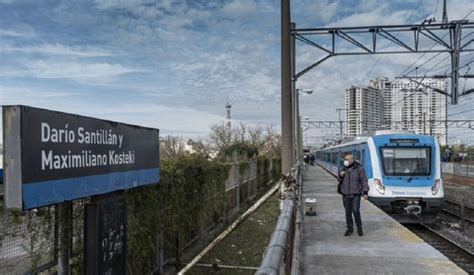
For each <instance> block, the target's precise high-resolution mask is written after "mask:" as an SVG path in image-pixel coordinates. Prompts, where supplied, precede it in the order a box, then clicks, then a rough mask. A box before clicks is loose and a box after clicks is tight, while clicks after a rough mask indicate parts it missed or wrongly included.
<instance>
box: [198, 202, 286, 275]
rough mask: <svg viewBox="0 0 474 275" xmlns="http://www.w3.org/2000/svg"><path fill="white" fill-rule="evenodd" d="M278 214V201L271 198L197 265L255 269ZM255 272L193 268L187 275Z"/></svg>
mask: <svg viewBox="0 0 474 275" xmlns="http://www.w3.org/2000/svg"><path fill="white" fill-rule="evenodd" d="M279 213H280V210H279V199H278V196H277V195H274V196H272V197H271V198H270V199H268V201H266V202H265V203H264V204H263V205H262V206H261V207H260V208H259V209H258V210H257V211H256V212H254V213H253V214H252V215H251V216H250V217H249V218H248V219H247V220H246V221H244V222H243V223H242V224H241V225H240V226H239V227H238V228H236V229H235V230H234V231H233V232H232V233H231V234H230V235H229V236H227V238H225V239H224V240H223V241H222V242H221V243H220V244H218V245H217V246H216V247H215V248H214V249H213V250H212V251H211V252H209V253H208V254H207V255H206V256H205V257H204V258H203V259H202V260H201V261H200V262H201V263H206V264H220V265H231V266H250V267H258V266H260V262H261V261H262V257H263V253H264V252H265V249H266V247H267V244H268V243H269V241H270V238H271V235H272V233H273V230H274V229H275V223H276V220H277V218H278V215H279ZM254 273H255V270H237V269H219V270H214V269H212V268H207V267H194V268H193V269H192V270H191V271H190V272H189V274H254Z"/></svg>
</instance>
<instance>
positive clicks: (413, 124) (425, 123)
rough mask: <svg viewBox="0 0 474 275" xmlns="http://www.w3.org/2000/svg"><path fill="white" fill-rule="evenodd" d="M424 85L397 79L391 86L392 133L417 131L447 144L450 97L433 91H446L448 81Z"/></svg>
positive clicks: (424, 81) (428, 80)
mask: <svg viewBox="0 0 474 275" xmlns="http://www.w3.org/2000/svg"><path fill="white" fill-rule="evenodd" d="M419 82H421V83H422V84H419V83H416V82H413V81H410V80H408V79H397V80H395V81H393V82H392V83H391V84H390V86H391V94H392V96H391V110H390V111H391V120H392V121H391V129H403V130H413V131H415V132H416V133H418V134H423V133H424V134H431V135H433V136H434V137H436V138H437V139H438V141H439V143H440V144H446V124H445V123H443V121H445V120H446V103H447V102H446V100H447V97H446V96H445V95H443V94H441V93H439V92H436V91H434V90H433V88H436V89H439V90H442V91H446V87H447V83H446V81H445V80H444V79H433V78H428V79H423V80H420V81H419Z"/></svg>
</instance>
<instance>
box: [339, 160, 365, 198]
mask: <svg viewBox="0 0 474 275" xmlns="http://www.w3.org/2000/svg"><path fill="white" fill-rule="evenodd" d="M342 171H344V172H345V175H344V176H343V177H341V172H342ZM338 178H339V186H338V192H339V193H340V194H342V195H346V196H347V195H362V194H364V195H367V193H368V192H369V184H368V182H367V175H366V174H365V171H364V168H363V167H362V166H361V165H360V164H359V163H357V162H356V161H354V163H353V164H352V165H350V166H349V167H344V168H342V169H341V170H340V171H339V174H338Z"/></svg>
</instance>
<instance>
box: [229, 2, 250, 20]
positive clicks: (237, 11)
mask: <svg viewBox="0 0 474 275" xmlns="http://www.w3.org/2000/svg"><path fill="white" fill-rule="evenodd" d="M256 12H257V7H256V5H255V2H253V1H249V0H233V1H231V2H229V3H226V4H225V5H224V6H223V7H222V14H223V15H224V16H225V17H228V18H234V19H237V18H245V17H249V16H252V15H254V14H255V13H256Z"/></svg>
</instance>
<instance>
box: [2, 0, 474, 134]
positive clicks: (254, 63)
mask: <svg viewBox="0 0 474 275" xmlns="http://www.w3.org/2000/svg"><path fill="white" fill-rule="evenodd" d="M473 8H474V4H473V2H472V1H471V0H456V1H453V0H448V17H449V19H450V20H454V19H461V18H463V17H465V16H466V15H467V17H466V19H470V20H474V13H473V12H471V11H472V9H473ZM441 12H442V0H424V1H423V0H407V1H381V0H368V1H347V0H346V1H344V0H339V1H337V0H336V1H328V0H321V1H316V0H300V1H296V0H294V1H292V10H291V16H292V21H294V22H295V23H296V25H297V27H298V28H299V27H301V28H303V27H327V26H355V25H385V24H405V23H420V22H422V21H423V20H424V19H426V18H431V17H435V18H436V19H437V20H438V21H441V17H442V16H441ZM470 12H471V13H470ZM472 38H473V36H471V37H470V38H469V37H468V38H467V39H472ZM381 46H383V47H387V48H388V47H391V46H392V45H390V44H388V43H387V44H382V45H381ZM296 48H297V50H296V53H297V54H296V55H297V57H296V60H297V61H296V63H297V64H296V66H297V70H298V71H299V70H301V69H303V68H304V67H306V66H308V65H309V64H311V63H313V62H315V61H316V60H317V59H318V57H320V56H321V53H320V52H318V51H317V50H315V49H314V48H309V47H307V46H304V45H302V44H297V46H296ZM473 55H474V54H473V53H466V54H463V55H462V58H461V65H462V64H465V63H467V62H470V61H472V60H473ZM418 57H419V55H416V54H411V55H397V56H394V55H391V56H382V57H380V56H353V57H336V58H331V59H329V60H328V61H326V62H324V63H323V64H321V65H320V66H318V67H317V68H316V69H314V70H312V71H311V72H309V73H307V74H306V75H305V76H303V77H302V78H301V79H299V80H298V83H297V85H298V88H304V89H312V90H314V93H313V94H312V95H310V96H306V95H305V96H302V97H300V99H301V114H302V116H307V117H309V118H311V119H315V120H337V119H338V116H337V112H336V108H341V107H343V106H344V92H345V89H346V88H348V87H350V86H351V85H359V84H367V83H368V81H369V80H370V79H372V78H374V77H377V76H387V77H391V78H393V77H395V76H397V75H399V74H400V73H401V72H402V71H403V70H404V69H405V68H406V67H407V66H408V65H410V64H411V63H412V62H413V61H414V60H416V59H417V58H418ZM430 57H431V55H426V56H424V57H423V58H422V59H421V60H420V61H419V63H420V64H422V63H423V62H424V61H426V60H428V59H429V58H430ZM444 57H445V55H440V56H439V59H437V58H435V59H433V60H431V61H430V62H428V63H427V64H426V65H424V67H423V66H420V67H419V69H418V70H417V71H416V73H420V74H421V73H423V70H428V69H430V65H434V64H436V63H437V60H441V58H444ZM448 66H449V63H447V62H445V63H441V64H440V65H439V66H437V67H435V68H432V69H431V71H430V73H436V72H444V71H446V70H447V68H448ZM472 66H474V65H472ZM463 69H464V71H462V72H461V73H465V72H466V70H468V67H467V66H466V67H464V68H463ZM280 83H281V82H280V1H278V0H261V1H244V0H230V1H205V0H192V1H191V0H189V1H184V0H163V1H152V0H97V1H92V0H67V1H66V0H65V1H59V0H58V1H37V0H31V1H28V0H0V104H1V105H10V104H23V105H29V106H35V107H41V108H47V109H51V110H58V111H64V112H69V113H76V114H81V115H87V116H93V117H97V118H102V119H109V120H114V121H121V122H127V123H132V124H137V125H143V126H149V127H155V128H159V129H160V131H161V133H162V135H168V134H171V135H177V136H184V137H194V138H196V137H204V136H206V135H207V133H208V131H209V126H210V125H212V124H215V123H220V122H222V121H223V119H224V116H225V103H226V100H229V101H230V102H231V103H232V119H233V121H235V122H244V123H247V124H250V125H256V124H262V125H268V124H270V125H273V126H274V127H275V129H277V130H279V129H280V120H281V116H280V107H281V102H280ZM461 85H462V87H463V89H464V88H465V89H469V88H473V86H474V85H473V81H472V80H470V82H469V81H468V82H466V83H464V80H462V81H461ZM473 97H474V96H470V97H468V96H466V97H465V98H461V99H460V104H459V105H458V106H450V107H449V113H450V114H456V113H458V112H463V111H468V112H464V113H461V114H459V115H452V116H451V115H450V119H456V118H458V119H463V118H465V119H474V112H469V109H471V108H472V106H473V105H474V100H473V99H472V98H473ZM335 131H337V130H336V129H334V130H331V132H335ZM331 132H328V131H327V130H324V131H322V130H315V131H313V132H312V135H315V136H321V135H326V134H330V133H331ZM452 138H454V139H456V138H457V139H462V140H463V141H465V142H468V143H474V131H472V133H470V132H469V131H468V133H466V130H465V129H464V130H456V129H453V135H452Z"/></svg>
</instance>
